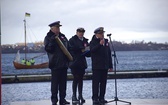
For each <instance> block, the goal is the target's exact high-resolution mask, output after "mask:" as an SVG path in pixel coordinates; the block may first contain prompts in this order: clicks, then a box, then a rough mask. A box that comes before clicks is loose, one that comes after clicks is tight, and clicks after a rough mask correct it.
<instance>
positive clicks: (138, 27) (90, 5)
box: [1, 0, 168, 44]
mask: <svg viewBox="0 0 168 105" xmlns="http://www.w3.org/2000/svg"><path fill="white" fill-rule="evenodd" d="M25 12H28V13H30V14H31V16H30V17H26V20H27V24H28V25H27V27H28V28H27V36H28V42H35V41H43V39H44V37H45V35H46V33H47V32H48V31H49V27H48V24H50V23H52V22H54V21H58V20H59V21H61V24H62V25H63V26H62V27H61V32H62V33H64V34H65V35H66V36H67V38H68V39H69V38H70V37H72V36H73V35H75V33H76V29H77V28H78V27H84V28H85V29H86V32H85V37H87V38H88V39H89V40H90V39H91V37H92V36H93V31H94V30H95V29H96V28H97V27H100V26H102V27H104V28H105V31H106V32H105V35H106V34H109V33H112V40H117V41H124V42H131V41H132V40H139V41H141V40H145V41H146V42H148V41H154V42H162V43H164V42H168V0H1V34H2V37H1V44H14V43H17V42H24V27H23V26H24V25H23V20H24V18H25Z"/></svg>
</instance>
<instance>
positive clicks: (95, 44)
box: [90, 35, 112, 70]
mask: <svg viewBox="0 0 168 105" xmlns="http://www.w3.org/2000/svg"><path fill="white" fill-rule="evenodd" d="M90 51H91V59H92V69H93V70H102V69H109V68H112V57H111V50H110V47H109V43H108V40H107V39H105V44H104V45H100V39H98V38H96V36H95V35H94V36H93V38H92V40H91V42H90Z"/></svg>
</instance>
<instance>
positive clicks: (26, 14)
mask: <svg viewBox="0 0 168 105" xmlns="http://www.w3.org/2000/svg"><path fill="white" fill-rule="evenodd" d="M26 17H30V13H27V12H26V13H25V18H24V20H23V22H24V34H25V60H26V59H27V50H28V49H27V42H26Z"/></svg>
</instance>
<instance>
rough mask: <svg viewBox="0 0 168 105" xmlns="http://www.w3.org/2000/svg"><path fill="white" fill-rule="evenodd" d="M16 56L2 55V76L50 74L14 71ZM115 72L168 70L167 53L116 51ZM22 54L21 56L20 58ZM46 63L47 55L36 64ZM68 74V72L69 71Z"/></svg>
mask: <svg viewBox="0 0 168 105" xmlns="http://www.w3.org/2000/svg"><path fill="white" fill-rule="evenodd" d="M15 55H16V54H2V75H9V74H38V73H39V74H41V73H50V70H49V69H48V68H46V69H34V70H16V69H15V68H14V66H13V63H12V62H13V60H14V57H15ZM37 55H38V54H37V53H33V54H32V53H31V54H29V57H30V58H31V57H33V56H37ZM116 55H117V58H118V64H117V70H149V69H158V70H160V69H168V51H118V52H116ZM22 57H24V54H21V58H22ZM45 61H48V58H47V55H45V56H43V57H42V58H37V59H36V63H41V62H45ZM87 62H88V69H87V71H90V70H91V59H90V58H87ZM69 72H70V70H69Z"/></svg>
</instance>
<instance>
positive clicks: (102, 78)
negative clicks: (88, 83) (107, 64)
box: [92, 69, 108, 100]
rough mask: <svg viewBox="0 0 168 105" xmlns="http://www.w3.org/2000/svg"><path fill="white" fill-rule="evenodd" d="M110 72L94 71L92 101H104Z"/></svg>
mask: <svg viewBox="0 0 168 105" xmlns="http://www.w3.org/2000/svg"><path fill="white" fill-rule="evenodd" d="M107 71H108V70H106V69H105V70H93V77H92V78H93V79H92V95H93V96H92V99H93V100H98V99H104V96H105V93H106V84H107Z"/></svg>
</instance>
